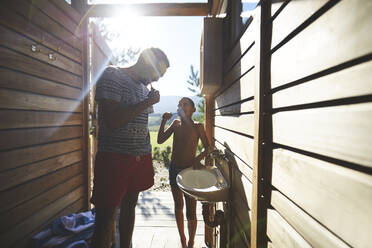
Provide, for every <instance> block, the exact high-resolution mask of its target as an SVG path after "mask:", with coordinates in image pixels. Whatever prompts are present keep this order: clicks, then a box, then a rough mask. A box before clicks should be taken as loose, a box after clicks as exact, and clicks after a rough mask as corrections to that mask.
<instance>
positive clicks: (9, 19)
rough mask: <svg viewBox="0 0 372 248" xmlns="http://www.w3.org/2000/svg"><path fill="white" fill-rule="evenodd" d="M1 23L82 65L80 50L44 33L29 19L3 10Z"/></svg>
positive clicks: (0, 14) (0, 13)
mask: <svg viewBox="0 0 372 248" xmlns="http://www.w3.org/2000/svg"><path fill="white" fill-rule="evenodd" d="M0 23H1V24H2V25H4V26H5V27H8V28H10V29H12V30H14V31H16V32H18V33H21V34H23V35H25V36H27V37H29V38H30V39H33V40H35V42H36V43H42V44H43V45H45V46H47V47H49V48H51V49H53V50H54V51H57V52H59V53H61V54H63V55H64V56H66V57H69V58H71V59H73V60H74V61H76V62H78V63H81V53H80V51H79V50H77V49H74V48H72V47H71V46H69V45H67V44H66V43H64V42H62V41H60V40H59V39H58V38H56V37H54V36H52V35H51V34H49V33H46V32H44V31H43V30H42V29H41V28H39V27H38V26H36V25H34V24H32V23H30V22H29V21H27V19H25V18H23V17H21V16H19V15H17V14H16V13H14V12H13V11H9V10H8V9H6V8H1V9H0Z"/></svg>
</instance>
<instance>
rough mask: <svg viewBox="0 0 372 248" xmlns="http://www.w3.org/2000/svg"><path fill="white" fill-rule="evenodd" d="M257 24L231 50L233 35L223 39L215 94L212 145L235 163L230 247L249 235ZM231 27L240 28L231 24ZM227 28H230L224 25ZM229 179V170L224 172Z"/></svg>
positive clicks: (244, 241) (252, 23)
mask: <svg viewBox="0 0 372 248" xmlns="http://www.w3.org/2000/svg"><path fill="white" fill-rule="evenodd" d="M256 22H257V20H256V18H255V17H252V18H251V19H250V20H249V21H248V24H247V25H248V27H247V29H246V31H245V32H244V34H243V35H242V36H241V37H238V40H237V41H235V42H233V44H232V45H231V46H228V45H226V43H227V42H228V41H229V40H234V39H233V37H234V36H236V34H235V33H229V32H226V31H225V34H229V35H231V36H232V38H231V37H230V36H228V37H224V43H225V46H226V47H228V52H226V53H225V59H224V71H223V74H224V77H223V87H222V88H221V89H220V90H219V91H218V92H217V93H216V94H215V96H214V99H215V112H214V141H215V142H214V143H215V147H216V148H218V149H221V150H230V151H231V152H232V153H233V155H234V158H235V161H234V162H233V163H232V164H230V166H232V167H233V168H232V190H231V192H230V200H231V203H232V204H231V208H230V209H229V210H228V212H229V217H230V223H229V226H230V231H229V233H230V234H229V242H228V245H229V247H248V246H249V244H250V236H251V235H250V232H251V217H250V216H251V206H252V172H253V155H254V126H255V125H254V121H255V119H254V83H255V81H256V73H257V70H256V65H255V64H256V56H257V45H256V39H257V32H256V27H255V24H256ZM231 26H239V25H237V24H234V22H233V21H232V23H230V27H231ZM226 27H227V28H229V25H228V24H226ZM225 175H228V168H225Z"/></svg>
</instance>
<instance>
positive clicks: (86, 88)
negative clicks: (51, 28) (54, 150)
mask: <svg viewBox="0 0 372 248" xmlns="http://www.w3.org/2000/svg"><path fill="white" fill-rule="evenodd" d="M81 32H82V33H83V34H84V35H83V37H82V45H83V47H82V57H83V78H82V79H83V92H85V94H84V96H83V98H82V99H81V100H82V105H83V125H82V127H83V144H82V149H83V163H84V165H85V172H84V175H85V192H84V196H86V197H85V200H86V203H85V205H84V207H85V209H90V208H91V207H90V206H91V202H90V199H89V198H90V195H91V193H92V192H91V183H92V182H91V181H92V178H91V176H92V166H93V164H91V163H90V159H91V157H90V156H91V155H93V156H94V155H95V154H90V152H91V149H90V147H89V140H90V137H91V136H90V128H89V122H90V118H89V114H90V109H89V102H90V91H91V87H90V76H91V75H90V57H89V56H90V55H89V53H90V50H89V49H90V47H89V37H88V34H89V19H84V21H83V22H82V24H81ZM92 107H93V106H92Z"/></svg>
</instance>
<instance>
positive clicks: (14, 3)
mask: <svg viewBox="0 0 372 248" xmlns="http://www.w3.org/2000/svg"><path fill="white" fill-rule="evenodd" d="M5 4H6V6H7V7H8V8H9V9H11V10H13V11H15V12H16V13H18V14H20V15H21V16H23V17H24V18H25V19H27V20H28V21H29V22H31V23H33V24H35V25H37V26H39V27H40V28H41V29H43V30H45V31H46V32H48V33H49V34H51V35H53V36H55V37H57V38H58V39H60V40H61V41H63V42H65V43H67V44H68V45H70V46H71V47H72V48H75V49H77V50H79V51H81V50H82V43H81V40H79V39H78V38H77V37H76V36H74V35H72V34H71V33H70V32H69V31H68V30H66V29H65V28H64V27H63V26H61V25H60V24H58V23H57V22H56V21H54V20H53V19H52V18H50V17H49V16H47V15H46V14H44V13H43V12H42V11H41V10H39V9H38V8H37V7H36V6H35V5H34V4H31V3H30V2H29V0H7V2H6V3H5Z"/></svg>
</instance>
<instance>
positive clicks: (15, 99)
mask: <svg viewBox="0 0 372 248" xmlns="http://www.w3.org/2000/svg"><path fill="white" fill-rule="evenodd" d="M0 108H3V109H20V110H49V111H63V112H82V104H81V102H80V101H77V100H70V99H63V98H56V97H51V96H43V95H38V94H34V93H25V92H21V91H16V90H7V89H0Z"/></svg>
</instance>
